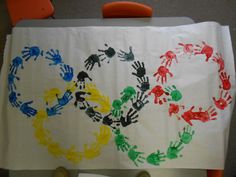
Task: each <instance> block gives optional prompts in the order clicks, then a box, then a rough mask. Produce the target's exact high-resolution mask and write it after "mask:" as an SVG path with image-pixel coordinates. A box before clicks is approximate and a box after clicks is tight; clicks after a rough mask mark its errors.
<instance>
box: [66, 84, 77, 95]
mask: <svg viewBox="0 0 236 177" xmlns="http://www.w3.org/2000/svg"><path fill="white" fill-rule="evenodd" d="M76 88H77V84H76V82H75V81H73V82H70V83H69V84H68V85H67V87H66V90H68V91H70V92H72V93H73V92H74V91H75V90H76Z"/></svg>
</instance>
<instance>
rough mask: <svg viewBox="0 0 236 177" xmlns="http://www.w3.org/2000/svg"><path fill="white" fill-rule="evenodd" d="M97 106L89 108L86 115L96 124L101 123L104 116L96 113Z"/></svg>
mask: <svg viewBox="0 0 236 177" xmlns="http://www.w3.org/2000/svg"><path fill="white" fill-rule="evenodd" d="M96 107H97V106H94V107H91V106H89V107H88V108H87V109H86V110H85V113H86V114H87V115H88V116H89V117H90V118H91V119H92V120H93V121H94V122H95V121H96V122H99V121H100V120H101V119H102V115H101V113H99V112H96V111H95V110H94V108H96Z"/></svg>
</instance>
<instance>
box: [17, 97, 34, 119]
mask: <svg viewBox="0 0 236 177" xmlns="http://www.w3.org/2000/svg"><path fill="white" fill-rule="evenodd" d="M32 103H33V101H28V102H25V103H23V104H22V105H21V106H20V110H21V112H22V113H23V114H25V115H27V116H28V117H31V116H35V115H36V114H37V110H36V109H34V108H32V107H30V106H29V104H32Z"/></svg>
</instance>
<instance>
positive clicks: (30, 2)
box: [7, 0, 54, 26]
mask: <svg viewBox="0 0 236 177" xmlns="http://www.w3.org/2000/svg"><path fill="white" fill-rule="evenodd" d="M7 8H8V12H9V15H10V18H11V22H12V25H13V26H15V25H16V23H17V22H18V21H20V20H23V19H42V18H48V17H50V16H53V14H54V7H53V5H52V3H51V1H50V0H7Z"/></svg>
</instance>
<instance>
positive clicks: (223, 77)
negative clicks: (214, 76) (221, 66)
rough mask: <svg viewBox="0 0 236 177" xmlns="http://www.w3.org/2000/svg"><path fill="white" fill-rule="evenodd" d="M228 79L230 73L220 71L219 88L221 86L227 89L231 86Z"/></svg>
mask: <svg viewBox="0 0 236 177" xmlns="http://www.w3.org/2000/svg"><path fill="white" fill-rule="evenodd" d="M229 79H230V75H227V74H226V72H222V73H220V80H221V82H222V86H220V88H223V89H224V90H229V89H230V88H231V83H230V81H229Z"/></svg>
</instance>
